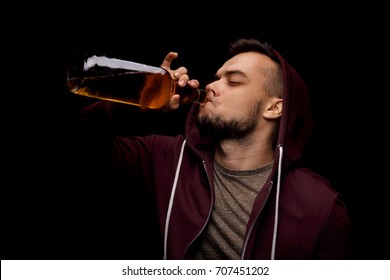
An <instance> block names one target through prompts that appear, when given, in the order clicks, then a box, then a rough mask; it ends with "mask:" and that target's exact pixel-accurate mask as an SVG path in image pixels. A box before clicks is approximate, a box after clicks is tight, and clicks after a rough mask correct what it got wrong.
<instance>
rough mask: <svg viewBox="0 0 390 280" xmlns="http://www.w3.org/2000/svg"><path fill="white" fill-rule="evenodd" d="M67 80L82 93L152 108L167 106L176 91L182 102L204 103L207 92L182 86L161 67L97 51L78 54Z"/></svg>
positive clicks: (79, 93)
mask: <svg viewBox="0 0 390 280" xmlns="http://www.w3.org/2000/svg"><path fill="white" fill-rule="evenodd" d="M66 83H67V86H68V88H69V90H70V91H71V92H73V93H75V94H78V95H83V96H88V97H93V98H98V99H104V100H109V101H114V102H120V103H125V104H130V105H135V106H140V107H141V108H149V109H160V108H163V107H165V106H167V105H168V103H169V100H170V98H171V97H172V95H173V94H179V95H180V104H188V103H191V102H198V103H202V102H203V101H204V99H205V97H206V95H207V92H206V90H203V89H193V88H191V87H189V86H186V87H180V86H178V84H177V82H176V81H175V80H173V79H172V78H171V76H170V74H169V72H168V71H166V70H165V69H163V68H161V67H155V66H150V65H145V64H141V63H137V62H132V61H127V60H121V59H117V58H109V57H106V56H96V55H93V56H90V57H87V56H86V55H82V54H78V55H75V57H74V58H73V59H72V60H71V61H70V62H69V65H68V69H67V79H66Z"/></svg>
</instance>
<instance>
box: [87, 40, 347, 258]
mask: <svg viewBox="0 0 390 280" xmlns="http://www.w3.org/2000/svg"><path fill="white" fill-rule="evenodd" d="M230 54H231V56H230V58H229V59H228V60H227V61H226V62H225V63H224V64H223V65H222V67H221V68H219V69H218V71H217V72H216V75H215V80H214V81H213V82H211V83H209V84H208V85H207V86H206V90H207V91H208V96H207V98H206V102H205V103H203V104H201V105H199V104H193V105H192V107H191V109H190V111H189V113H188V117H187V122H186V125H185V133H184V135H177V136H175V137H173V136H166V135H165V136H164V135H157V134H152V135H147V136H130V134H131V133H127V135H121V136H119V135H113V137H112V139H110V145H106V147H107V154H109V155H110V156H109V159H108V160H107V162H109V163H110V165H109V168H112V170H113V172H116V173H115V174H117V175H118V176H120V175H121V174H126V176H128V174H130V175H131V177H130V178H132V177H134V178H138V180H140V181H142V182H143V184H144V185H145V186H146V188H147V192H148V195H149V198H150V199H151V200H152V201H153V203H154V205H155V206H156V209H157V213H158V214H157V216H158V217H157V218H156V221H157V223H158V227H159V234H160V237H161V240H160V241H161V243H160V246H161V258H163V259H345V258H348V237H349V232H350V227H351V225H350V219H349V216H348V212H347V209H346V207H345V205H344V203H343V201H342V200H341V199H340V194H339V193H338V192H336V191H335V190H334V189H332V187H331V186H330V184H329V182H328V181H327V180H326V179H325V178H323V177H322V176H320V175H319V174H316V173H314V172H313V171H311V170H310V169H309V168H307V167H305V166H302V156H303V150H304V147H305V144H307V141H308V139H309V136H310V133H311V130H312V117H311V111H310V104H309V98H308V92H307V88H306V85H305V83H304V81H303V80H302V79H301V77H300V76H299V75H298V74H297V72H296V71H295V70H294V69H293V68H292V67H291V66H290V65H289V64H288V63H287V62H286V61H285V60H284V59H283V57H282V56H281V55H280V54H279V53H278V52H277V51H275V50H273V49H272V47H271V45H269V44H268V43H262V42H259V41H258V40H255V39H240V40H237V41H235V42H233V43H232V44H231V46H230ZM177 55H178V54H177V53H174V52H171V53H169V54H168V55H167V56H166V58H165V59H164V61H163V63H162V67H163V68H165V69H166V70H168V71H169V72H170V73H171V75H172V77H173V78H174V79H177V80H178V82H179V85H181V86H184V85H186V84H189V85H190V86H192V87H195V88H196V87H198V86H199V82H198V81H197V80H189V77H188V75H187V69H186V68H185V67H180V68H178V69H177V70H176V71H173V70H171V69H170V68H171V63H172V61H173V60H174V59H175V58H176V57H177ZM178 99H179V96H178V95H175V96H173V97H172V99H171V102H170V108H171V109H172V110H174V109H177V108H178V106H179V102H178ZM114 105H115V104H112V103H108V102H102V101H100V102H97V103H96V104H93V105H91V106H88V107H87V108H86V109H85V110H84V111H83V112H82V113H81V116H82V118H81V117H80V118H81V119H82V120H84V121H85V120H87V119H89V118H92V117H94V114H96V113H94V112H97V111H99V110H105V112H106V113H107V116H108V119H109V120H110V121H111V122H112V123H118V119H117V118H116V113H115V109H114V107H115V106H114ZM91 116H92V117H91ZM115 119H116V120H115ZM84 121H83V122H84ZM105 123H106V124H109V122H105ZM98 128H99V130H100V131H101V130H102V126H98ZM106 140H108V138H107V139H106ZM107 143H108V142H107ZM106 159H107V158H106ZM104 168H108V166H106V165H104ZM129 184H130V182H129ZM151 222H153V221H151Z"/></svg>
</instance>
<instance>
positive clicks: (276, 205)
mask: <svg viewBox="0 0 390 280" xmlns="http://www.w3.org/2000/svg"><path fill="white" fill-rule="evenodd" d="M282 158H283V146H282V145H279V163H278V181H277V183H276V200H275V221H274V233H273V237H272V251H271V260H274V259H275V250H276V237H277V233H278V218H279V193H280V176H281V174H282Z"/></svg>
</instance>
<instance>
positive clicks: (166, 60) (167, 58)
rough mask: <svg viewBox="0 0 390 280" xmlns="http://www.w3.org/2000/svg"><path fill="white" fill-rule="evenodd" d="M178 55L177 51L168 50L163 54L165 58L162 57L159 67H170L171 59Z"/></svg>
mask: <svg viewBox="0 0 390 280" xmlns="http://www.w3.org/2000/svg"><path fill="white" fill-rule="evenodd" d="M178 56H179V54H178V53H177V52H169V53H168V54H167V55H166V56H165V58H164V60H163V62H162V64H161V67H162V68H164V69H169V70H170V69H171V63H172V61H173V60H174V59H175V58H177V57H178Z"/></svg>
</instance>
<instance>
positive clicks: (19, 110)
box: [1, 2, 389, 259]
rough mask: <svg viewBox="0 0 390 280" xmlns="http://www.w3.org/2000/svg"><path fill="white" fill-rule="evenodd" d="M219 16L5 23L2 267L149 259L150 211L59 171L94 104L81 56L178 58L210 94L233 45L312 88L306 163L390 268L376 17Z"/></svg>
mask: <svg viewBox="0 0 390 280" xmlns="http://www.w3.org/2000/svg"><path fill="white" fill-rule="evenodd" d="M133 5H134V6H133ZM215 5H216V9H215V8H214V9H211V8H210V7H208V6H207V5H199V4H194V3H184V2H182V3H177V4H175V3H165V6H164V3H160V4H159V5H158V6H157V5H156V4H152V3H137V5H136V6H137V7H135V4H131V3H127V4H126V5H115V4H110V5H108V4H104V5H101V6H98V5H97V4H96V3H95V4H92V5H91V6H84V7H81V6H80V4H77V5H76V4H73V3H71V2H68V3H63V4H59V3H57V4H56V6H52V7H50V6H49V7H48V6H42V7H41V6H39V5H38V4H34V6H31V7H28V6H26V5H25V6H23V9H21V7H18V8H16V9H15V10H12V11H11V12H12V15H13V16H12V19H11V21H10V22H8V23H4V25H3V26H4V27H5V29H6V31H5V34H4V36H6V37H5V38H6V39H4V40H3V43H2V44H3V67H4V68H3V73H6V74H7V75H5V76H4V75H3V77H5V79H4V80H3V85H2V89H3V90H2V128H1V130H2V142H3V145H2V148H3V155H5V156H3V166H5V168H4V167H3V172H2V173H3V178H4V180H3V182H2V193H3V194H2V196H1V197H2V198H1V201H2V217H3V219H2V232H3V233H4V235H3V238H2V249H1V255H2V256H1V257H2V259H137V258H140V259H147V258H153V257H154V256H153V254H150V253H149V251H148V250H151V248H152V247H153V246H154V244H153V242H148V241H145V238H144V237H149V236H152V235H153V234H150V233H148V232H149V230H153V229H151V228H150V226H149V225H148V223H147V220H145V219H144V218H143V217H141V216H140V215H138V213H142V212H143V211H144V210H146V209H144V208H145V207H146V206H143V205H138V204H137V199H136V198H134V197H129V194H130V193H129V192H128V190H127V189H126V187H124V186H123V185H122V186H115V185H109V184H105V183H106V182H105V181H104V179H102V180H100V179H101V178H99V175H98V174H82V175H80V174H77V176H76V175H75V174H69V173H66V172H59V171H58V170H57V169H58V168H62V166H61V164H59V163H58V162H59V161H60V160H61V159H59V158H57V157H56V155H57V154H60V153H61V152H60V151H59V149H61V147H58V145H57V142H56V141H57V138H56V137H57V132H58V131H59V130H60V129H61V127H62V126H63V125H64V124H65V123H66V122H67V120H68V119H69V117H70V116H71V115H72V114H73V113H74V112H76V111H78V110H79V109H80V108H81V107H82V106H83V105H85V104H87V103H89V102H91V101H90V100H85V99H83V98H81V97H78V96H74V95H72V94H70V93H69V92H67V90H66V88H65V84H64V82H65V71H66V65H67V62H68V60H69V58H70V55H71V54H72V53H73V51H74V50H76V49H80V48H86V49H89V50H91V51H96V52H104V53H105V54H107V55H112V56H116V57H118V58H124V59H129V60H133V61H138V62H142V63H146V64H150V65H156V66H158V65H160V63H161V62H162V59H163V58H164V56H165V55H166V54H167V53H168V52H169V51H177V52H178V53H179V58H178V59H177V60H176V61H175V62H174V65H173V68H176V67H179V66H182V65H183V66H186V67H187V68H188V70H189V74H190V76H191V77H192V78H197V79H199V80H200V82H201V84H204V83H205V82H206V81H207V80H208V79H209V78H211V77H212V76H213V75H214V73H215V71H216V70H217V69H218V67H219V66H220V65H221V63H222V62H223V61H222V57H223V54H224V52H225V50H226V48H227V46H228V43H229V42H231V41H232V40H234V39H236V38H239V37H247V38H249V37H254V38H258V39H260V40H266V41H269V42H270V43H272V45H273V46H274V47H275V48H276V49H277V50H278V51H279V52H280V53H281V54H282V55H283V56H284V57H285V58H286V59H287V61H288V62H289V63H290V64H291V65H292V66H293V67H294V68H295V69H296V70H297V71H298V72H299V73H300V74H301V76H302V77H303V78H304V79H305V80H306V82H307V84H308V86H309V89H310V96H311V98H312V101H313V107H314V112H315V121H316V130H315V135H314V141H313V144H312V146H310V147H309V148H310V153H309V157H308V160H309V162H310V163H311V165H312V168H313V169H315V170H316V171H318V172H319V173H321V174H324V175H325V176H326V177H328V178H329V180H330V181H331V183H332V184H333V186H334V187H335V188H336V189H337V190H339V191H340V192H341V193H342V195H343V197H344V200H345V202H346V204H347V206H348V208H349V210H350V214H351V218H352V220H353V223H354V230H355V232H354V238H353V242H354V244H353V258H354V259H388V258H389V248H388V247H389V246H388V245H389V242H388V236H389V230H388V229H387V228H388V226H387V224H388V218H387V213H388V210H387V206H388V203H386V202H387V199H386V196H387V193H388V191H387V189H388V187H389V183H388V178H387V177H388V176H386V174H387V167H388V151H387V149H388V148H387V143H388V137H387V133H388V125H387V123H386V122H385V121H386V120H387V116H386V115H387V114H386V113H387V108H386V105H387V103H386V100H387V96H386V95H387V94H388V93H389V91H388V88H387V84H388V78H387V77H385V76H384V75H383V74H382V73H385V72H382V71H383V68H384V67H386V61H387V58H388V55H387V53H386V52H385V51H387V50H386V47H384V39H385V38H386V36H388V32H387V31H386V28H385V26H386V24H385V18H384V17H382V15H381V11H382V9H381V7H379V6H376V7H370V8H369V7H365V6H364V7H363V6H361V7H359V6H356V5H355V6H349V7H345V8H341V7H339V6H338V5H332V6H331V5H330V4H329V3H328V6H318V7H314V6H307V5H302V7H300V6H299V5H297V3H295V4H294V6H286V5H282V4H281V5H275V7H266V6H264V4H263V3H261V2H260V3H258V4H256V5H254V3H253V4H245V3H234V5H235V6H234V7H225V5H226V4H223V3H215ZM220 5H221V6H220ZM237 5H240V6H237ZM43 10H44V12H43ZM53 143H55V144H53ZM80 176H81V177H83V178H80ZM89 176H94V177H95V178H94V179H92V178H90V177H89ZM96 176H97V178H96ZM140 195H142V194H140ZM134 213H136V215H134ZM141 248H143V249H141Z"/></svg>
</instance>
